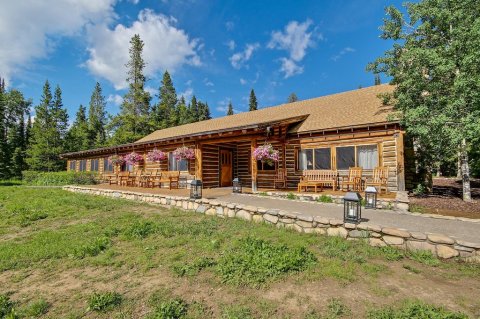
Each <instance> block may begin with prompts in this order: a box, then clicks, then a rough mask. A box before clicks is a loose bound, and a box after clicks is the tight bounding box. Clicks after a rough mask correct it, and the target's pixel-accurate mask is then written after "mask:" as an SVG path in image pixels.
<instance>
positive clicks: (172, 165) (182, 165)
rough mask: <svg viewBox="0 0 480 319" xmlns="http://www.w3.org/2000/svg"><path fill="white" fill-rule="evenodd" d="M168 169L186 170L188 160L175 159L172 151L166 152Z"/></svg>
mask: <svg viewBox="0 0 480 319" xmlns="http://www.w3.org/2000/svg"><path fill="white" fill-rule="evenodd" d="M168 170H169V171H188V160H179V161H177V160H176V159H175V157H174V156H173V153H168Z"/></svg>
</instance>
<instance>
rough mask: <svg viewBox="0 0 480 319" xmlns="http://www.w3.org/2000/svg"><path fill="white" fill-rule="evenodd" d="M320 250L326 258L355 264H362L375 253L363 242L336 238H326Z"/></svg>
mask: <svg viewBox="0 0 480 319" xmlns="http://www.w3.org/2000/svg"><path fill="white" fill-rule="evenodd" d="M320 250H321V252H322V253H323V255H325V256H327V257H330V258H338V259H341V260H344V261H353V262H356V263H364V262H365V261H366V259H367V258H368V257H370V256H371V255H373V254H374V253H375V252H374V248H372V247H370V246H369V245H368V244H367V243H365V242H363V241H347V240H345V239H343V238H341V237H336V236H332V237H326V238H325V240H324V241H323V242H322V245H321V246H320Z"/></svg>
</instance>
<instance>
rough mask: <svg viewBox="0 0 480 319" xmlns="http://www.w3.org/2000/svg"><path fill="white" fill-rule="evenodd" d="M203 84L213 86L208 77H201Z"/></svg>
mask: <svg viewBox="0 0 480 319" xmlns="http://www.w3.org/2000/svg"><path fill="white" fill-rule="evenodd" d="M203 84H205V86H215V84H213V82H212V81H210V80H209V79H208V78H205V79H203Z"/></svg>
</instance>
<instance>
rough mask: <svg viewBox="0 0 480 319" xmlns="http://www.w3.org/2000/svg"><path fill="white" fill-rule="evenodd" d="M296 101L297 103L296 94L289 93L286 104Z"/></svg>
mask: <svg viewBox="0 0 480 319" xmlns="http://www.w3.org/2000/svg"><path fill="white" fill-rule="evenodd" d="M297 101H298V97H297V94H295V92H292V93H290V95H289V96H288V98H287V103H293V102H297Z"/></svg>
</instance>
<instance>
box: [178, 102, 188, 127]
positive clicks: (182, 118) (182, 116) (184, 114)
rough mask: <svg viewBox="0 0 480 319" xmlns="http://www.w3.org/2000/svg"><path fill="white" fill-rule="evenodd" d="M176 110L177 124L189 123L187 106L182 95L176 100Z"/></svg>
mask: <svg viewBox="0 0 480 319" xmlns="http://www.w3.org/2000/svg"><path fill="white" fill-rule="evenodd" d="M176 112H177V120H178V125H183V124H187V123H190V116H189V113H188V108H187V105H186V102H185V98H184V97H183V96H182V97H180V100H179V101H178V104H177V107H176Z"/></svg>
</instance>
